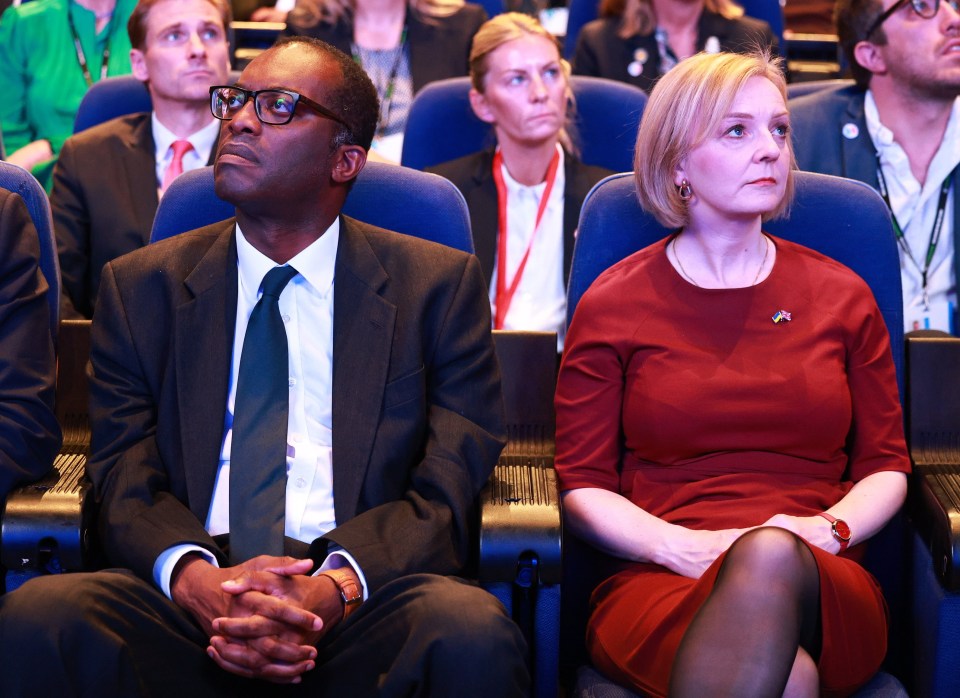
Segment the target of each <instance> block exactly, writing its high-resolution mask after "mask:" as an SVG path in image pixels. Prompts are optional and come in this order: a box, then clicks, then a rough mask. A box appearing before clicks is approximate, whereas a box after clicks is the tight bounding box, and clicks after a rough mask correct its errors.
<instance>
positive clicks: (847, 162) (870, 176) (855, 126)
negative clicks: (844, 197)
mask: <svg viewBox="0 0 960 698" xmlns="http://www.w3.org/2000/svg"><path fill="white" fill-rule="evenodd" d="M863 98H864V93H862V92H861V93H859V95H858V96H857V97H855V98H854V99H852V100H850V102H849V103H848V105H847V110H846V113H845V114H844V116H843V118H842V121H843V123H842V124H841V125H840V134H839V136H840V148H841V151H842V152H843V174H844V176H845V177H849V178H850V179H857V180H860V181H861V182H866V183H867V184H869V185H870V186H872V187H873V188H874V189H876V188H877V187H878V185H879V181H878V180H877V150H876V148H875V147H874V145H873V141H872V140H871V139H870V132H869V131H868V130H867V119H866V117H865V116H864V113H863ZM854 134H855V135H854ZM848 135H854V137H853V138H849V137H848Z"/></svg>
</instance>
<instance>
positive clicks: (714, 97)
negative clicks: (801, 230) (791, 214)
mask: <svg viewBox="0 0 960 698" xmlns="http://www.w3.org/2000/svg"><path fill="white" fill-rule="evenodd" d="M782 66H783V61H782V59H780V58H773V57H771V55H770V53H769V51H758V52H755V53H748V54H738V53H698V54H697V55H695V56H691V57H690V58H687V59H685V60H682V61H680V62H679V63H678V64H677V66H676V67H675V68H673V69H672V70H670V71H669V72H668V73H667V74H666V75H664V76H663V77H661V78H660V80H659V81H658V82H657V84H656V85H655V86H654V88H653V92H652V93H651V94H650V99H649V101H648V102H647V106H646V108H645V109H644V110H643V119H642V120H641V122H640V130H639V132H638V134H637V147H636V151H635V153H634V159H633V171H634V177H635V179H636V184H637V197H638V198H639V199H640V205H641V206H643V208H644V209H646V210H647V211H649V212H650V213H651V214H653V216H654V217H655V218H656V219H657V220H658V221H660V223H661V224H662V225H664V226H666V227H668V228H681V227H683V226H685V225H687V223H688V222H689V211H688V209H687V202H686V201H684V200H683V199H681V198H680V194H679V192H678V191H677V186H676V184H675V183H674V176H675V174H676V170H677V167H679V165H680V163H681V162H683V160H684V159H685V158H686V157H687V155H689V153H690V151H691V150H693V149H694V148H696V147H697V146H698V145H700V144H701V143H703V141H704V140H705V139H706V138H707V136H708V135H709V134H711V133H713V132H714V131H715V130H716V129H717V127H718V125H719V124H720V122H721V120H722V119H723V118H724V116H725V115H726V114H727V113H728V112H729V111H730V106H731V105H732V104H733V100H734V99H736V96H737V94H738V93H739V92H740V90H741V89H742V88H743V86H744V85H745V84H746V82H747V81H748V80H749V79H750V78H754V77H761V78H766V79H767V80H769V81H770V82H772V83H773V84H774V85H775V86H776V87H777V89H778V90H779V91H780V94H781V95H783V100H784V103H786V100H787V84H786V80H785V79H784V77H783V72H782ZM787 150H788V152H789V157H790V170H789V173H788V175H787V186H786V190H785V191H784V195H783V199H782V200H781V201H780V203H779V204H778V205H777V207H776V208H775V209H774V210H772V211H769V212H767V213H766V214H764V217H763V219H764V220H765V221H766V220H770V219H772V218H778V217H780V216H783V215H785V214H786V213H787V211H788V210H789V208H790V203H791V202H792V200H793V190H794V177H793V171H794V170H795V169H796V163H795V162H794V157H793V148H792V146H791V143H790V139H789V135H788V138H787Z"/></svg>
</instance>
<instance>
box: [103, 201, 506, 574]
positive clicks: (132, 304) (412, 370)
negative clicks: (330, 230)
mask: <svg viewBox="0 0 960 698" xmlns="http://www.w3.org/2000/svg"><path fill="white" fill-rule="evenodd" d="M236 298H237V252H236V239H235V237H234V221H233V220H230V221H227V222H226V223H223V222H221V223H217V224H215V225H212V226H208V227H206V228H201V229H200V230H197V231H193V232H190V233H185V234H183V235H179V236H176V237H174V238H170V239H169V240H166V241H164V242H160V243H156V244H154V245H151V246H150V247H147V248H144V249H141V250H137V251H136V252H133V253H131V254H129V255H127V256H125V257H121V258H120V259H117V260H115V261H113V262H110V263H109V264H108V265H107V266H106V268H105V269H104V274H103V282H102V285H101V289H100V297H99V299H98V306H97V313H96V316H95V317H94V321H93V334H92V350H91V372H92V377H91V421H92V425H93V442H92V453H91V459H90V463H89V466H88V471H89V473H90V475H91V477H92V479H93V482H94V486H95V488H96V493H97V495H98V498H99V500H100V501H101V512H100V523H101V535H102V540H103V544H104V548H105V551H106V553H107V556H108V559H109V560H110V561H111V563H113V564H117V565H122V566H126V567H129V568H131V569H133V570H134V572H136V573H137V574H138V575H140V576H141V577H143V578H144V579H147V580H151V579H152V569H153V565H154V562H155V560H156V558H157V556H158V555H159V554H160V553H161V552H162V551H163V550H165V549H167V548H169V547H170V546H172V545H175V544H178V543H187V542H189V543H196V544H198V545H201V546H203V547H204V548H206V549H208V550H210V551H211V552H212V553H213V554H215V555H216V556H217V557H218V558H219V559H220V560H221V563H225V561H226V558H225V557H224V555H223V552H222V551H221V550H220V549H219V548H218V547H217V545H216V543H215V542H214V541H213V540H212V539H211V538H210V536H209V535H208V534H207V533H206V531H205V530H204V527H203V524H204V521H205V520H206V516H207V511H208V509H209V505H210V500H211V496H212V493H213V487H214V479H215V476H216V473H217V467H218V462H219V452H220V447H221V441H222V437H223V425H224V413H225V409H226V402H227V392H228V381H229V373H230V358H231V351H232V347H233V335H234V323H235V316H236V305H237V300H236ZM334 298H335V300H334V327H333V335H334V349H333V362H334V363H333V425H334V426H333V482H334V492H335V497H334V505H335V509H336V518H337V523H338V526H337V527H336V528H335V529H334V530H333V531H331V532H330V533H329V534H327V535H326V536H325V537H324V538H321V539H318V540H316V541H314V542H313V545H312V546H311V550H310V554H311V556H312V557H313V558H314V559H315V560H316V561H318V562H319V561H320V560H322V559H323V558H324V557H325V555H326V550H327V546H328V545H329V544H330V543H336V544H338V545H340V546H342V547H343V548H344V549H346V550H347V551H349V552H350V553H351V554H352V555H353V556H354V557H355V558H356V560H357V561H358V563H359V564H360V566H361V568H362V569H363V572H364V575H365V576H366V580H367V583H368V585H369V587H370V590H371V591H373V590H375V589H378V588H379V587H380V586H382V585H383V584H384V583H386V582H388V581H390V580H391V579H394V578H396V577H398V576H402V575H406V574H410V573H415V572H433V573H439V574H453V573H456V572H458V571H460V570H461V568H462V567H463V565H464V561H465V560H466V559H467V556H468V552H469V549H470V542H471V536H473V535H474V534H475V531H474V530H473V519H474V514H475V511H474V506H475V500H476V497H477V494H478V493H479V491H480V489H481V487H482V486H483V485H484V483H485V482H486V480H487V478H488V476H489V474H490V472H491V470H492V469H493V466H494V464H495V462H496V460H497V457H498V455H499V453H500V450H501V448H502V446H503V443H504V440H503V439H504V424H503V411H502V410H503V406H502V402H501V398H500V378H499V373H498V369H497V363H496V358H495V356H494V350H493V344H492V339H491V335H490V310H489V303H488V301H487V295H486V290H485V288H484V286H483V280H482V277H481V274H480V268H479V265H478V264H477V262H476V260H475V259H474V258H473V256H471V255H467V254H465V253H463V252H459V251H456V250H453V249H451V248H447V247H444V246H441V245H437V244H434V243H429V242H426V241H423V240H419V239H415V238H409V237H406V236H400V235H398V234H397V233H392V232H388V231H384V230H382V229H380V228H374V227H372V226H368V225H366V224H363V223H360V222H358V221H354V220H352V219H349V218H343V219H342V226H341V237H340V245H339V251H338V253H337V260H336V266H335V281H334Z"/></svg>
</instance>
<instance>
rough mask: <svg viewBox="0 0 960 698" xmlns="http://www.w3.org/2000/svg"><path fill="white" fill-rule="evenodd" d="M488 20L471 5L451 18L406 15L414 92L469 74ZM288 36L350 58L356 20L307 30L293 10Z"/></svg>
mask: <svg viewBox="0 0 960 698" xmlns="http://www.w3.org/2000/svg"><path fill="white" fill-rule="evenodd" d="M486 19H487V13H486V11H485V10H484V9H483V8H482V7H480V6H479V5H472V4H467V5H464V6H463V7H461V8H460V9H459V10H457V11H456V12H455V13H453V14H452V15H450V16H449V17H422V16H420V15H418V14H417V13H416V12H412V11H411V12H408V13H407V27H408V31H407V42H408V44H409V46H410V76H411V78H413V91H414V92H415V93H416V92H419V91H420V88H422V87H423V86H424V85H426V84H427V83H428V82H433V81H434V80H443V79H445V78H458V77H462V76H464V75H467V74H468V73H469V70H470V60H469V59H470V43H471V42H472V41H473V35H474V34H476V33H477V29H479V28H480V25H481V24H483V23H484V22H485V21H486ZM286 33H287V34H302V35H304V36H313V37H316V38H317V39H322V40H323V41H326V42H327V43H328V44H332V45H333V46H336V47H337V48H338V49H340V50H341V51H343V52H344V53H346V54H347V55H350V44H351V42H352V41H353V20H352V19H351V18H349V17H346V18H344V19H342V20H341V21H340V22H338V23H337V24H324V23H321V24H316V25H314V26H312V27H308V26H304V25H303V24H302V23H300V22H298V17H297V14H296V10H294V11H293V12H291V13H290V15H289V16H288V17H287V30H286Z"/></svg>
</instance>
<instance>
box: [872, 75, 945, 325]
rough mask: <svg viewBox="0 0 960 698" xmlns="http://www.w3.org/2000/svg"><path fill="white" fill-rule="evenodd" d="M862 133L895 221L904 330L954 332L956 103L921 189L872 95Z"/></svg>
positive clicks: (881, 190) (882, 191)
mask: <svg viewBox="0 0 960 698" xmlns="http://www.w3.org/2000/svg"><path fill="white" fill-rule="evenodd" d="M864 116H865V117H866V122H867V130H868V131H869V133H870V138H871V139H872V140H873V144H874V147H876V149H877V161H878V165H879V167H878V172H877V175H878V179H879V181H880V193H881V194H882V195H883V197H884V199H885V200H886V201H887V205H888V206H889V207H890V210H891V212H892V214H893V218H894V229H895V231H896V232H897V236H898V240H897V243H898V246H899V248H900V278H901V281H902V284H903V315H904V329H905V330H906V331H907V332H910V331H911V330H918V329H935V330H944V331H948V332H955V330H956V329H957V328H955V327H953V317H954V310H955V308H956V305H957V275H956V270H955V269H954V262H953V260H954V228H955V225H956V223H957V222H956V221H954V219H953V211H954V203H953V202H954V197H955V196H956V189H957V182H956V181H955V177H958V176H960V173H957V174H954V171H955V170H956V169H957V165H958V164H960V100H958V101H955V102H954V105H953V111H952V112H951V114H950V119H949V121H948V122H947V128H946V131H945V132H944V135H943V139H942V140H941V143H940V148H939V149H938V150H937V152H936V154H935V155H934V156H933V160H931V162H930V167H929V168H928V170H927V178H926V181H925V182H924V184H923V186H921V185H920V182H918V181H917V179H916V177H914V176H913V172H912V171H911V170H910V161H909V159H908V158H907V154H906V153H905V152H904V150H903V148H902V147H901V146H900V144H898V143H897V142H896V141H895V140H894V137H893V132H892V131H891V130H890V129H888V128H887V127H886V126H884V125H883V123H882V122H881V121H880V114H879V112H878V110H877V104H876V102H875V101H874V99H873V94H872V93H871V92H870V91H869V90H868V91H867V94H866V99H865V100H864Z"/></svg>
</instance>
